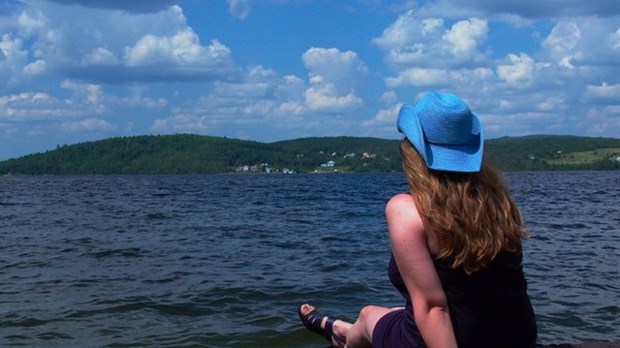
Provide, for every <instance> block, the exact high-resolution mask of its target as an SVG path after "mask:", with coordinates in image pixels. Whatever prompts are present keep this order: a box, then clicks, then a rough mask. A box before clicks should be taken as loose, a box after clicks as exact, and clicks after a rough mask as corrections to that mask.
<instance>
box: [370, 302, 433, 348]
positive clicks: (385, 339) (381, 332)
mask: <svg viewBox="0 0 620 348" xmlns="http://www.w3.org/2000/svg"><path fill="white" fill-rule="evenodd" d="M372 347H373V348H422V347H426V344H424V341H423V340H422V337H421V336H420V333H419V332H418V330H417V328H416V327H415V324H411V323H409V324H408V323H407V320H406V318H405V310H404V309H398V310H395V311H391V312H389V313H388V314H386V315H384V316H383V317H381V319H379V321H377V325H375V329H374V330H373V332H372Z"/></svg>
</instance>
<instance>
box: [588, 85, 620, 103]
mask: <svg viewBox="0 0 620 348" xmlns="http://www.w3.org/2000/svg"><path fill="white" fill-rule="evenodd" d="M586 98H588V99H608V100H610V101H611V102H617V103H619V104H620V84H616V85H608V84H607V83H605V82H604V83H603V84H601V85H600V86H592V85H588V86H586Z"/></svg>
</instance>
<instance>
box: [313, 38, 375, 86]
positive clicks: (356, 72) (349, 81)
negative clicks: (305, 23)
mask: <svg viewBox="0 0 620 348" xmlns="http://www.w3.org/2000/svg"><path fill="white" fill-rule="evenodd" d="M302 61H303V63H304V65H305V67H306V68H307V69H308V70H309V71H310V77H311V78H320V79H321V80H322V81H323V82H326V83H333V84H334V85H335V87H337V88H338V89H340V87H342V88H343V89H344V90H348V89H350V88H353V87H355V85H356V84H357V83H359V81H360V80H362V79H363V78H364V77H365V75H366V74H367V72H368V68H367V67H366V65H365V64H364V63H363V62H362V61H361V60H360V59H359V58H358V56H357V53H355V52H353V51H344V52H342V51H340V50H339V49H337V48H319V47H312V48H310V49H308V50H307V51H306V52H304V54H303V55H302Z"/></svg>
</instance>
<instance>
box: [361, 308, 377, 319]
mask: <svg viewBox="0 0 620 348" xmlns="http://www.w3.org/2000/svg"><path fill="white" fill-rule="evenodd" d="M376 309H377V306H373V305H368V306H365V307H362V309H361V310H360V314H359V318H358V320H359V321H362V322H366V321H368V318H369V317H372V316H373V315H374V313H375V312H376Z"/></svg>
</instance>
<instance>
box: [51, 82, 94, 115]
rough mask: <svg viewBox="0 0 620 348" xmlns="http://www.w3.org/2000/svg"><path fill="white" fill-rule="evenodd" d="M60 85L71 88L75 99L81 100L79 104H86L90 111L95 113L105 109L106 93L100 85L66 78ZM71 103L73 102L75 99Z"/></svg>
mask: <svg viewBox="0 0 620 348" xmlns="http://www.w3.org/2000/svg"><path fill="white" fill-rule="evenodd" d="M60 86H61V87H62V88H65V89H68V90H71V91H72V92H73V100H79V104H81V105H83V106H86V107H87V108H88V110H89V111H91V112H95V113H102V112H104V111H105V104H104V95H103V90H102V89H101V86H100V85H96V84H91V83H78V82H75V81H72V80H64V81H62V83H61V85H60ZM70 103H73V101H71V102H70ZM75 106H77V105H74V107H75Z"/></svg>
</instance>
